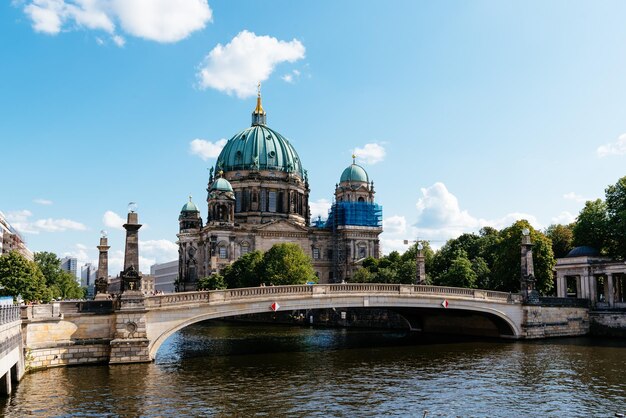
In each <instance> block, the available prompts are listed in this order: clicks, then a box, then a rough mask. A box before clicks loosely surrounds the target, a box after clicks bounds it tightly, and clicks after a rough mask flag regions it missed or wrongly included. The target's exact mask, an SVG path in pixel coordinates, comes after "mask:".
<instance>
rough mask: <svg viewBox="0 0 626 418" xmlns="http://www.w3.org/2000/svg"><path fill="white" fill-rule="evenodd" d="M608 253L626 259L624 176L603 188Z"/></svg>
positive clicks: (625, 186) (625, 180)
mask: <svg viewBox="0 0 626 418" xmlns="http://www.w3.org/2000/svg"><path fill="white" fill-rule="evenodd" d="M605 197H606V214H607V221H608V225H610V228H609V227H607V230H606V233H607V235H608V237H609V238H610V239H609V242H608V250H609V254H610V255H612V256H613V257H615V258H619V259H626V176H625V177H622V178H621V179H619V180H618V181H617V183H615V184H614V185H611V186H609V187H607V189H606V190H605Z"/></svg>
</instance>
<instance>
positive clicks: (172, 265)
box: [150, 260, 178, 293]
mask: <svg viewBox="0 0 626 418" xmlns="http://www.w3.org/2000/svg"><path fill="white" fill-rule="evenodd" d="M150 275H151V276H153V277H154V290H155V291H157V292H163V293H171V292H174V291H175V282H176V278H177V277H178V260H174V261H169V262H167V263H161V264H153V265H151V266H150Z"/></svg>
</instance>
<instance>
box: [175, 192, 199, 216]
mask: <svg viewBox="0 0 626 418" xmlns="http://www.w3.org/2000/svg"><path fill="white" fill-rule="evenodd" d="M180 211H181V212H198V213H200V211H199V210H198V207H197V206H196V204H195V203H193V202H192V201H191V196H189V202H187V203H185V204H184V205H183V208H182V209H181V210H180Z"/></svg>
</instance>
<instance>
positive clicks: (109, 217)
mask: <svg viewBox="0 0 626 418" xmlns="http://www.w3.org/2000/svg"><path fill="white" fill-rule="evenodd" d="M102 223H103V224H104V225H105V226H106V227H108V228H113V229H120V230H124V227H123V226H122V225H124V224H125V223H126V220H125V219H124V218H122V217H121V216H120V215H118V214H117V213H115V212H113V211H112V210H107V211H106V212H104V215H103V216H102Z"/></svg>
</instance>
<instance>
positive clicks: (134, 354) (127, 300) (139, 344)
mask: <svg viewBox="0 0 626 418" xmlns="http://www.w3.org/2000/svg"><path fill="white" fill-rule="evenodd" d="M146 312H147V310H146V309H145V307H144V300H143V295H142V294H141V292H138V293H137V294H130V292H128V293H124V294H122V299H121V307H120V309H119V310H118V311H116V312H115V338H114V339H113V340H112V341H111V355H110V360H109V364H127V363H148V362H150V361H151V359H150V353H149V351H148V346H149V345H150V340H148V338H147V331H146Z"/></svg>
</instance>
